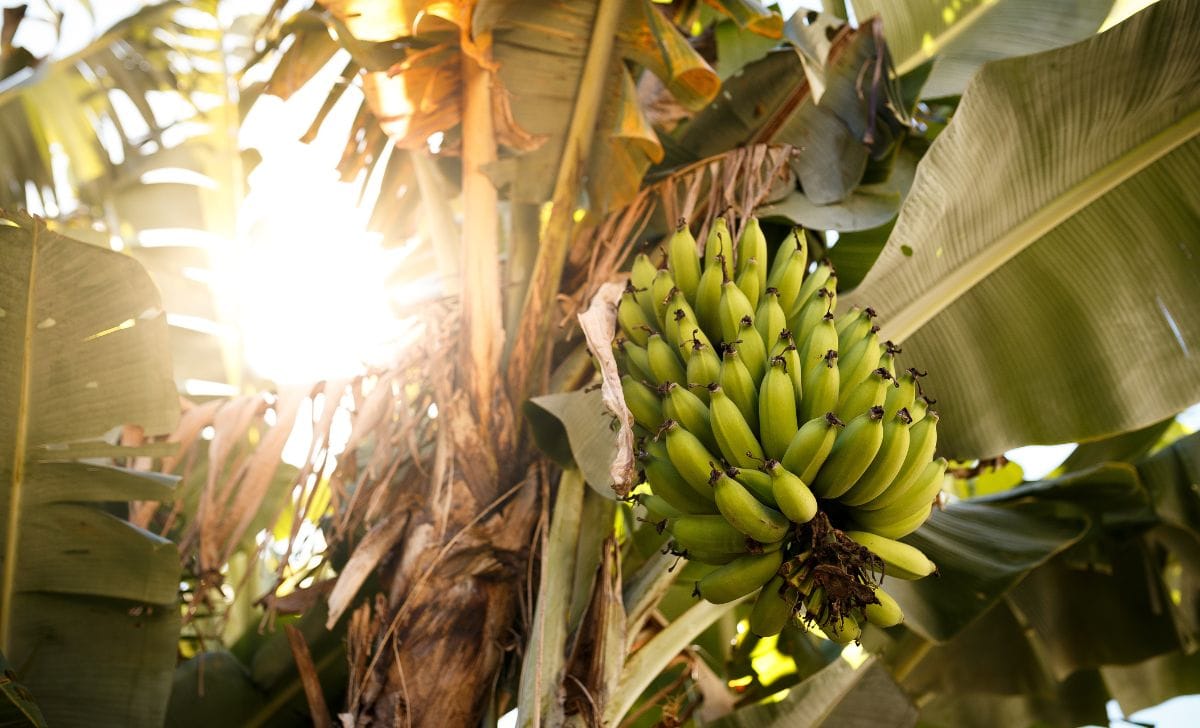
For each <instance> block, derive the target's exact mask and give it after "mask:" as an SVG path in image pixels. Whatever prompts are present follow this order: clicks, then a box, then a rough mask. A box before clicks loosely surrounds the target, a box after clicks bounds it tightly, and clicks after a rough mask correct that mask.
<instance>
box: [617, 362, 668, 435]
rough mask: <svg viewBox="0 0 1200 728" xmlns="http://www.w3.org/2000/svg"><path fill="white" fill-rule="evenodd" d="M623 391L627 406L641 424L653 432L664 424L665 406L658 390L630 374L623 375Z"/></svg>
mask: <svg viewBox="0 0 1200 728" xmlns="http://www.w3.org/2000/svg"><path fill="white" fill-rule="evenodd" d="M621 392H622V393H624V395H625V406H626V407H628V408H629V412H630V414H632V415H633V419H634V420H635V421H636V422H637V423H638V424H639V425H641V426H642V427H645V428H646V429H647V430H650V431H651V432H653V431H655V430H657V429H658V428H659V427H661V426H662V422H663V407H662V401H661V400H659V398H658V393H657V392H655V391H654V390H653V389H651V388H650V387H648V386H646V385H645V384H643V383H641V382H639V381H637V380H636V379H634V378H633V377H631V376H629V375H628V374H626V375H624V376H622V377H621Z"/></svg>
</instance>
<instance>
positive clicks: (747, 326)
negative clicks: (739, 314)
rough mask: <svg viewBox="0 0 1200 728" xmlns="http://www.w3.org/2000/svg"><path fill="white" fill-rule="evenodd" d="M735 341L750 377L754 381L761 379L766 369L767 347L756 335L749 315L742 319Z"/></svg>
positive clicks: (756, 331)
mask: <svg viewBox="0 0 1200 728" xmlns="http://www.w3.org/2000/svg"><path fill="white" fill-rule="evenodd" d="M735 343H736V344H737V350H738V354H739V355H740V356H741V358H742V361H743V362H745V364H746V369H747V371H749V372H750V378H751V379H753V380H754V381H756V382H757V381H759V380H761V379H762V376H763V372H765V371H766V370H767V347H766V346H765V345H764V344H763V342H762V337H761V336H759V335H758V330H757V329H755V328H754V319H752V318H751V317H749V316H746V317H744V318H743V319H742V323H741V328H739V329H738V337H737V339H736V340H735Z"/></svg>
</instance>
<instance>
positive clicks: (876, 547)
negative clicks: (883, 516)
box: [846, 531, 937, 581]
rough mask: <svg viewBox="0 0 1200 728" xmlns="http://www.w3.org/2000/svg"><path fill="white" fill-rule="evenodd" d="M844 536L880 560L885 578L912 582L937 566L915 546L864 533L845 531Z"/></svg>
mask: <svg viewBox="0 0 1200 728" xmlns="http://www.w3.org/2000/svg"><path fill="white" fill-rule="evenodd" d="M846 536H848V537H849V538H851V539H853V540H854V541H855V542H856V543H858V544H859V545H861V546H865V547H866V548H868V549H870V551H871V553H873V554H875V555H876V556H878V557H879V558H880V559H882V560H883V565H884V574H885V575H886V576H892V577H895V578H897V579H905V580H907V581H913V580H916V579H922V578H924V577H926V576H929V575H930V574H932V573H933V572H935V571H937V566H935V565H934V563H933V562H932V561H930V560H929V557H928V556H926V555H925V554H923V553H921V550H920V549H918V548H917V547H915V546H909V545H908V544H906V543H901V542H899V541H896V540H895V539H891V538H887V537H885V536H880V535H878V534H874V533H868V532H866V531H846Z"/></svg>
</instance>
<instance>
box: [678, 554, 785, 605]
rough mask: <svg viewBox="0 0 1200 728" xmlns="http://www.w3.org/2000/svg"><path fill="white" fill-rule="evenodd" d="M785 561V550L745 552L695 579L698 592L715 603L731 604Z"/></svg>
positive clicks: (771, 574)
mask: <svg viewBox="0 0 1200 728" xmlns="http://www.w3.org/2000/svg"><path fill="white" fill-rule="evenodd" d="M782 563H783V551H771V552H769V553H765V554H756V555H750V556H742V557H740V558H737V559H734V560H733V561H731V562H729V563H728V564H726V565H725V566H722V567H720V568H719V569H716V570H715V571H712V572H710V573H709V574H708V575H707V576H705V577H704V578H703V579H701V580H700V581H698V582H696V593H697V594H699V595H700V596H701V597H704V599H706V600H707V601H709V602H712V603H713V604H728V603H729V602H732V601H734V600H736V599H740V598H742V597H744V596H746V595H747V594H749V593H751V592H753V591H754V590H755V589H758V588H759V587H761V586H762V585H763V584H766V583H767V582H768V581H770V580H771V577H773V576H775V572H777V571H779V567H780V565H781V564H782Z"/></svg>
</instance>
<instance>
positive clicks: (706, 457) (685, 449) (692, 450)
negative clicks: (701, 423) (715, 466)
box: [661, 420, 717, 500]
mask: <svg viewBox="0 0 1200 728" xmlns="http://www.w3.org/2000/svg"><path fill="white" fill-rule="evenodd" d="M661 431H662V432H664V433H665V435H666V439H667V455H668V457H669V458H670V460H671V464H672V465H674V466H675V469H676V470H678V471H679V474H680V475H681V476H683V481H684V482H685V483H687V484H688V485H690V486H691V487H692V490H694V491H696V492H697V493H703V492H704V488H706V487H708V485H709V483H708V477H709V474H710V473H711V472H712V465H711V464H710V463H715V462H717V458H716V456H715V455H713V454H712V453H711V452H709V450H708V448H706V447H704V443H702V442H700V439H699V438H697V437H696V436H695V435H693V434H692V433H690V432H688V431H687V430H685V429H683V428H682V427H680V426H679V423H677V422H676V421H675V420H666V421H664V422H663V424H662V428H661ZM714 500H715V496H714Z"/></svg>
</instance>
